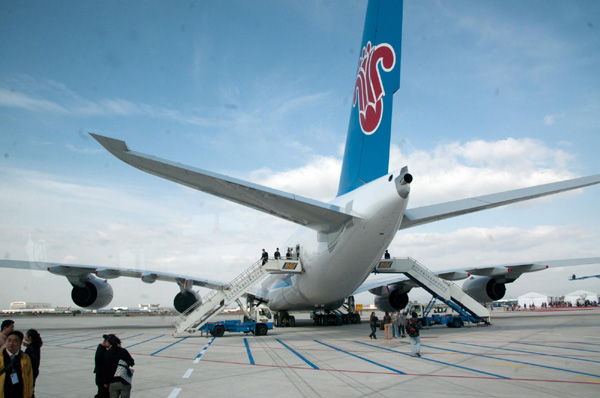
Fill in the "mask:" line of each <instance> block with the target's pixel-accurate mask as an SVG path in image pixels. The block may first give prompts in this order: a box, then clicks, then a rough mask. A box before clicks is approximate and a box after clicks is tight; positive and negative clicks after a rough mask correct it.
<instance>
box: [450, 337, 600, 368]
mask: <svg viewBox="0 0 600 398" xmlns="http://www.w3.org/2000/svg"><path fill="white" fill-rule="evenodd" d="M451 343H452V344H461V345H468V346H472V347H482V348H493V349H495V350H502V351H512V352H521V353H523V354H534V355H541V356H546V357H554V358H565V359H572V360H574V361H584V362H592V363H600V361H594V360H592V359H585V358H575V357H569V356H566V355H557V354H546V353H543V352H534V351H525V350H515V349H514V348H504V347H491V346H485V345H479V344H471V343H459V342H455V341H452V342H451ZM533 345H539V344H533ZM542 347H553V346H551V345H549V346H544V345H542ZM557 348H560V347H557ZM581 351H584V350H581Z"/></svg>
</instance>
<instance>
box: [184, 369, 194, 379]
mask: <svg viewBox="0 0 600 398" xmlns="http://www.w3.org/2000/svg"><path fill="white" fill-rule="evenodd" d="M193 371H194V369H193V368H191V369H188V370H187V372H185V374H184V375H183V377H182V379H189V378H190V376H191V375H192V372H193Z"/></svg>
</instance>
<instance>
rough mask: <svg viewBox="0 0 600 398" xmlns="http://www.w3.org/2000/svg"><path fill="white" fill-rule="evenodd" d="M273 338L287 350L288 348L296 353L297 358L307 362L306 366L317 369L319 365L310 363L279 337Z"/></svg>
mask: <svg viewBox="0 0 600 398" xmlns="http://www.w3.org/2000/svg"><path fill="white" fill-rule="evenodd" d="M275 340H277V341H278V342H279V343H280V344H281V345H282V346H284V347H285V348H287V349H288V350H290V351H291V352H293V353H294V354H296V356H297V357H298V358H300V359H301V360H303V361H304V362H306V363H307V364H308V366H310V367H311V368H313V369H319V367H318V366H317V365H315V364H314V363H312V362H311V361H309V360H308V359H306V358H304V357H303V356H302V355H300V354H299V353H298V352H297V351H296V350H294V349H293V348H292V347H290V346H288V345H287V344H285V343H284V342H283V341H281V340H279V339H275Z"/></svg>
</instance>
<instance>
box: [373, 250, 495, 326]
mask: <svg viewBox="0 0 600 398" xmlns="http://www.w3.org/2000/svg"><path fill="white" fill-rule="evenodd" d="M376 270H377V272H379V273H402V274H404V275H405V276H406V277H407V278H408V279H410V280H411V281H412V282H413V283H414V284H415V286H420V287H422V288H423V289H425V290H426V291H427V292H429V293H430V294H431V295H432V296H433V298H432V300H431V301H430V302H429V304H428V305H427V307H426V308H423V306H422V305H421V304H413V307H410V305H409V306H408V307H407V308H406V309H405V313H406V314H407V316H408V317H410V314H411V313H412V312H417V314H421V316H420V317H419V319H421V323H422V324H423V325H424V326H429V325H446V326H448V327H455V328H459V327H461V326H463V325H464V324H465V322H468V323H473V324H477V325H480V324H481V325H490V312H489V310H488V309H487V308H486V307H484V306H483V305H481V304H480V303H479V302H477V301H476V300H475V299H473V298H472V297H471V296H469V295H468V294H467V293H465V292H464V291H463V290H462V289H461V288H460V287H458V286H456V285H455V284H454V283H452V282H450V281H446V280H444V279H442V278H439V277H438V276H436V275H435V274H434V273H433V272H431V271H430V270H428V269H427V268H425V267H424V266H423V265H422V264H421V263H419V262H418V261H417V260H415V259H413V258H410V257H403V258H392V259H388V260H384V261H380V262H379V265H378V266H377V268H376ZM436 300H439V301H441V302H443V303H444V304H446V305H447V306H448V307H449V308H451V309H453V310H454V311H456V312H457V314H458V315H456V314H444V315H441V314H433V315H429V313H430V312H431V309H432V308H433V307H434V305H435V302H436ZM419 306H420V307H419Z"/></svg>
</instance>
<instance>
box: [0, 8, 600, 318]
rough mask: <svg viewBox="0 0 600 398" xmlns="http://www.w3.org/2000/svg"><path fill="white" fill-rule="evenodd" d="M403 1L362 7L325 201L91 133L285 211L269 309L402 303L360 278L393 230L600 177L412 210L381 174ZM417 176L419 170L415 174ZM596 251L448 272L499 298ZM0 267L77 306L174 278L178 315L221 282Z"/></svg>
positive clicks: (131, 155)
mask: <svg viewBox="0 0 600 398" xmlns="http://www.w3.org/2000/svg"><path fill="white" fill-rule="evenodd" d="M402 11H403V4H402V1H396V0H370V1H369V4H368V8H367V14H366V20H365V25H364V33H363V38H362V44H361V51H360V58H359V62H358V71H357V75H356V80H355V82H354V102H353V104H352V110H351V114H350V122H349V127H348V135H347V141H346V147H345V153H344V159H343V166H342V172H341V178H340V182H339V189H338V193H337V196H336V197H335V198H334V199H333V200H331V201H330V202H328V203H324V202H320V201H317V200H313V199H309V198H304V197H301V196H298V195H294V194H291V193H287V192H282V191H279V190H276V189H272V188H268V187H264V186H260V185H257V184H253V183H250V182H246V181H241V180H238V179H235V178H231V177H228V176H225V175H220V174H216V173H212V172H209V171H206V170H201V169H197V168H194V167H190V166H186V165H183V164H180V163H176V162H172V161H168V160H163V159H160V158H157V157H155V156H151V155H146V154H143V153H139V152H135V151H132V150H130V149H129V148H128V146H127V145H126V144H125V142H123V141H120V140H117V139H113V138H109V137H105V136H101V135H97V134H92V136H93V137H94V138H95V139H96V140H97V141H98V142H99V143H100V144H101V145H102V146H103V147H104V148H106V150H108V151H109V152H110V153H111V154H113V155H114V156H115V157H117V158H118V159H120V160H122V161H123V162H125V163H127V164H129V165H131V166H133V167H136V168H138V169H140V170H142V171H145V172H147V173H150V174H154V175H156V176H158V177H161V178H165V179H168V180H171V181H174V182H176V183H179V184H182V185H185V186H188V187H191V188H194V189H197V190H200V191H203V192H206V193H209V194H212V195H215V196H218V197H220V198H223V199H226V200H230V201H233V202H235V203H238V204H240V205H243V206H248V207H250V208H253V209H256V210H259V211H262V212H265V213H268V214H271V215H273V216H276V217H280V218H283V219H285V220H288V221H291V222H293V223H296V224H298V225H299V228H298V230H297V231H296V233H294V234H293V235H292V236H291V237H290V238H289V239H288V241H287V242H286V243H285V244H283V245H280V247H284V248H287V247H292V248H294V256H297V257H299V258H300V260H301V263H302V267H303V269H304V272H303V273H301V274H294V275H271V276H269V277H267V278H266V279H265V281H264V282H263V283H262V285H261V286H260V288H259V289H258V290H256V291H254V292H253V295H254V296H255V297H257V298H258V299H260V300H262V301H264V302H266V303H267V304H268V306H269V308H270V309H271V310H274V311H280V312H282V313H283V314H284V316H287V313H288V311H298V310H309V311H310V310H315V309H319V310H324V311H327V310H336V309H338V308H340V306H341V305H342V304H343V303H344V301H345V300H346V299H347V298H348V297H350V296H352V295H353V294H356V293H358V292H362V291H365V290H370V291H371V292H373V293H375V294H376V300H375V302H376V304H377V306H378V307H379V309H380V310H382V311H391V310H399V309H401V308H403V307H404V306H406V304H407V302H408V291H409V290H410V288H411V287H412V286H413V285H411V284H410V283H409V282H410V281H407V280H406V278H405V277H395V278H393V279H388V280H385V281H378V282H369V283H365V281H366V279H367V277H368V276H369V274H370V273H371V272H372V270H373V269H374V267H375V266H376V265H377V264H378V262H379V261H380V259H381V257H382V255H383V253H384V251H385V250H386V248H387V247H388V246H389V245H390V243H391V242H392V240H393V239H394V237H395V235H396V232H397V231H399V230H401V229H407V228H411V227H414V226H419V225H423V224H426V223H431V222H435V221H439V220H443V219H447V218H451V217H456V216H460V215H463V214H468V213H473V212H476V211H480V210H485V209H490V208H494V207H498V206H503V205H507V204H510V203H515V202H519V201H523V200H529V199H533V198H539V197H542V196H546V195H551V194H555V193H558V192H563V191H567V190H572V189H577V188H582V187H586V186H589V185H593V184H597V183H600V175H594V176H589V177H583V178H577V179H572V180H567V181H561V182H555V183H551V184H545V185H539V186H534V187H530V188H524V189H517V190H512V191H506V192H500V193H496V194H491V195H485V196H479V197H473V198H468V199H463V200H455V201H451V202H445V203H439V204H436V205H430V206H424V207H419V208H409V206H408V203H409V199H410V186H411V182H412V180H413V176H412V175H411V174H410V173H409V171H408V167H403V168H402V169H401V170H395V171H391V172H390V171H388V165H389V153H390V137H391V115H392V101H393V94H394V93H395V92H396V91H397V90H398V88H399V85H400V49H401V46H400V45H401V33H402ZM417 178H418V176H417ZM598 262H600V259H599V258H588V259H572V260H568V261H566V260H565V261H554V262H548V263H544V264H542V263H523V264H512V265H509V266H495V267H482V268H470V269H463V270H448V271H444V272H440V273H438V274H437V275H438V276H439V277H442V278H446V279H457V278H467V277H469V279H468V280H467V281H465V283H464V285H463V289H464V290H465V291H466V292H467V293H469V294H470V295H471V296H473V297H474V298H475V299H477V300H479V301H481V302H489V301H492V300H498V299H501V298H502V297H503V296H504V293H505V284H506V283H510V282H513V281H514V280H516V279H517V278H518V277H519V276H520V275H521V274H523V273H525V272H532V271H538V270H542V269H545V268H546V267H547V265H551V266H552V265H555V266H562V265H573V264H589V263H598ZM0 266H2V267H10V268H26V269H41V270H48V271H50V272H51V273H53V274H56V275H63V276H65V277H67V278H68V280H69V282H70V283H71V284H72V286H73V290H72V294H71V295H72V299H73V301H74V302H75V304H77V305H79V306H81V307H84V308H102V307H104V306H106V305H108V304H109V303H110V301H111V299H112V296H113V291H112V288H111V286H110V284H109V283H108V281H107V279H111V278H116V277H121V276H127V277H135V278H140V279H141V280H142V281H143V282H146V283H153V282H155V281H157V280H163V281H170V282H175V283H177V284H178V285H179V287H180V292H179V293H178V294H177V295H176V297H175V300H174V305H175V308H176V309H177V310H178V311H180V312H182V311H184V310H185V309H187V308H188V307H189V306H190V305H192V304H194V303H195V302H197V301H198V300H199V295H198V293H197V292H195V291H194V290H192V288H193V286H201V287H207V288H211V289H218V288H221V287H223V286H225V285H226V283H224V282H219V281H210V280H207V279H203V278H199V277H197V276H190V275H175V274H168V273H164V272H160V271H156V270H147V271H145V270H138V269H119V268H105V267H98V266H88V265H73V264H60V263H40V262H28V261H14V260H0Z"/></svg>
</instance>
